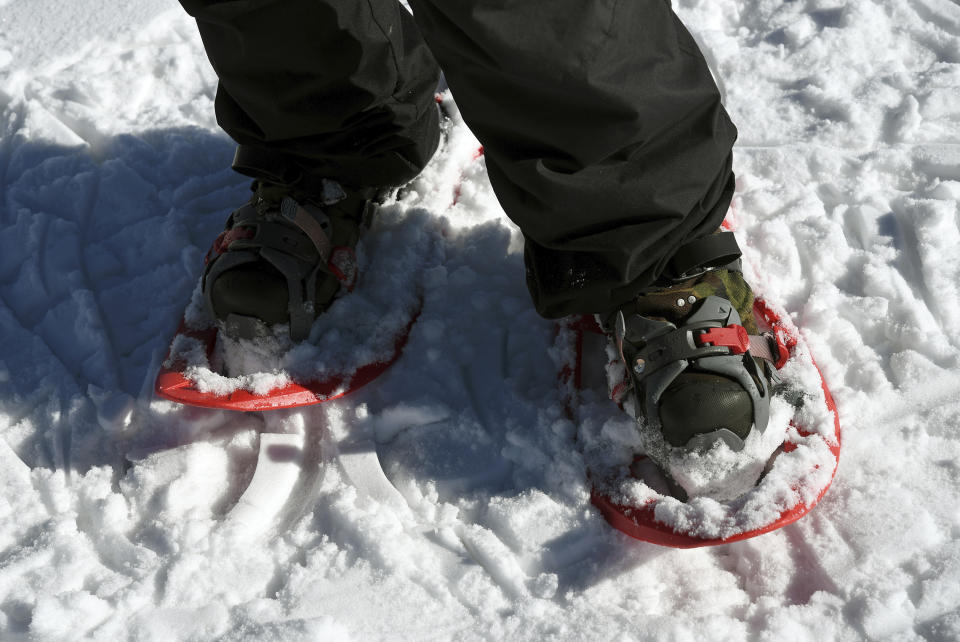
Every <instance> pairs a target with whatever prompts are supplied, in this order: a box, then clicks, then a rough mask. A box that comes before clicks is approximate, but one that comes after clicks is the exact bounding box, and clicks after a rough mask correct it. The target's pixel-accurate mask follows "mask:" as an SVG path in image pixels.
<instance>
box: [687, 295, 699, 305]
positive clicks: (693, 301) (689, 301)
mask: <svg viewBox="0 0 960 642" xmlns="http://www.w3.org/2000/svg"><path fill="white" fill-rule="evenodd" d="M696 302H697V297H695V296H693V295H692V294H691V295H690V296H688V297H687V303H696Z"/></svg>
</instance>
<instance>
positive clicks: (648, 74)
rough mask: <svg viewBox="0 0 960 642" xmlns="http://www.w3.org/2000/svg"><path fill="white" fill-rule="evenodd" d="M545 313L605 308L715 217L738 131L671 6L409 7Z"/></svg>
mask: <svg viewBox="0 0 960 642" xmlns="http://www.w3.org/2000/svg"><path fill="white" fill-rule="evenodd" d="M411 5H412V6H413V8H414V15H415V17H416V19H417V23H418V24H419V25H420V28H421V31H422V32H423V35H424V37H425V39H426V40H427V42H428V44H429V45H430V48H431V50H432V51H433V53H434V55H436V57H437V59H438V60H439V62H440V64H441V66H442V67H443V69H444V72H445V74H446V77H447V80H448V82H449V85H450V87H451V89H452V90H453V92H454V96H455V98H456V99H457V104H458V105H459V107H460V109H461V112H462V114H463V116H464V118H465V120H466V121H467V124H468V125H469V126H470V128H471V129H472V130H473V131H474V133H475V134H476V135H477V137H478V138H479V139H480V141H481V142H482V143H483V145H484V147H485V150H486V162H487V168H488V171H489V175H490V180H491V183H492V184H493V187H494V190H495V191H496V194H497V197H498V198H499V199H500V202H501V204H502V205H503V207H504V209H505V211H506V212H507V214H508V215H509V216H510V218H511V219H513V220H514V221H515V222H516V223H517V224H518V225H519V226H520V228H521V230H522V231H523V233H524V235H525V237H526V240H527V243H526V258H527V267H528V283H529V285H530V291H531V294H532V296H533V299H534V302H535V304H536V306H537V309H538V311H539V312H540V313H541V314H543V315H544V316H547V317H558V316H563V315H565V314H570V313H576V312H580V313H583V312H605V311H608V310H610V309H611V308H613V307H615V306H617V305H620V304H622V303H623V302H625V301H627V300H629V299H630V298H632V297H633V296H635V295H636V293H637V292H638V291H639V290H640V289H641V288H643V287H646V286H647V285H649V284H650V283H651V282H653V281H654V280H655V279H656V278H657V277H658V275H659V274H660V272H661V271H662V270H663V268H664V264H665V262H666V260H667V259H669V257H670V256H671V255H672V254H673V252H674V251H675V250H676V249H677V248H678V247H679V246H680V245H681V244H682V243H683V242H684V241H686V240H689V239H691V238H696V237H698V236H703V235H706V234H709V233H710V232H712V231H713V230H715V229H716V228H717V227H718V226H719V224H720V222H721V221H722V219H723V217H724V214H725V212H726V209H727V207H728V205H729V201H730V198H731V195H732V191H733V174H732V171H731V163H730V156H731V148H732V146H733V142H734V140H735V138H736V129H735V128H734V126H733V124H732V123H731V122H730V120H729V118H728V117H727V114H726V112H725V111H724V109H723V107H722V106H721V104H720V96H719V92H718V91H717V88H716V85H715V83H714V81H713V78H712V77H711V75H710V71H709V69H708V68H707V65H706V63H705V61H704V59H703V56H702V55H701V54H700V51H699V49H698V48H697V47H696V45H695V43H694V41H693V39H692V38H691V37H690V35H689V33H688V32H687V31H686V29H684V27H683V26H682V25H681V24H680V22H679V20H678V19H677V18H676V16H675V15H674V13H673V11H672V10H671V8H670V5H669V2H668V0H543V1H540V2H531V1H530V0H411Z"/></svg>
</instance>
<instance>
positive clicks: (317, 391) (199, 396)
mask: <svg viewBox="0 0 960 642" xmlns="http://www.w3.org/2000/svg"><path fill="white" fill-rule="evenodd" d="M419 316H420V308H418V309H417V311H416V312H415V313H414V315H413V317H411V319H410V322H409V323H408V324H407V325H406V327H405V328H403V330H402V331H401V332H400V334H398V335H397V338H396V341H395V342H394V349H393V353H392V354H391V355H390V357H389V358H388V359H386V360H385V361H377V362H373V363H367V364H364V365H363V366H360V367H359V368H358V369H357V370H356V371H355V372H354V373H353V374H352V375H351V376H344V375H335V376H333V377H330V378H328V379H321V380H316V381H310V382H307V383H304V384H298V383H291V384H289V385H287V386H284V387H283V388H278V389H276V390H272V391H270V392H269V393H267V394H265V395H256V394H253V393H252V392H250V391H248V390H237V391H236V392H233V393H231V394H229V395H217V394H214V393H211V392H201V391H200V390H197V388H196V387H195V386H194V384H193V382H192V381H190V380H189V379H187V378H186V377H185V376H184V375H183V373H181V372H180V371H178V370H173V369H171V368H168V367H166V366H164V367H161V369H160V373H159V374H158V375H157V380H156V383H155V385H154V390H155V391H156V393H157V395H159V396H160V397H163V398H164V399H169V400H170V401H175V402H177V403H182V404H187V405H189V406H199V407H201V408H220V409H223V410H240V411H243V412H254V411H260V410H278V409H281V408H297V407H300V406H310V405H313V404H316V403H321V402H325V401H332V400H334V399H339V398H340V397H343V396H344V395H347V394H349V393H351V392H353V391H355V390H358V389H359V388H362V387H363V386H365V385H366V384H368V383H370V382H371V381H373V380H374V379H376V378H377V377H378V376H380V375H381V374H382V373H383V372H384V371H385V370H386V369H387V368H389V367H390V366H391V365H393V364H394V362H396V360H397V359H399V358H400V355H401V353H402V352H403V348H404V347H405V346H406V344H407V339H408V338H409V337H410V330H411V329H412V328H413V324H414V323H416V321H417V318H418V317H419ZM177 334H184V335H187V336H190V337H193V338H195V339H199V340H200V341H202V342H203V343H204V345H205V346H206V349H207V354H208V355H210V354H212V353H213V348H214V346H215V345H216V341H217V331H216V329H209V330H204V331H199V332H198V331H193V330H189V329H188V328H187V326H186V323H185V321H181V322H180V327H179V329H178V330H177ZM167 356H168V357H169V354H168V355H167Z"/></svg>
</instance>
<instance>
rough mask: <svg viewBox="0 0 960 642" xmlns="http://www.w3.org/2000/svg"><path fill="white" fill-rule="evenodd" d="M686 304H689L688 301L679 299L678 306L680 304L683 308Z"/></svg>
mask: <svg viewBox="0 0 960 642" xmlns="http://www.w3.org/2000/svg"><path fill="white" fill-rule="evenodd" d="M686 304H687V302H686V301H684V300H683V299H677V306H679V307H681V308H682V307H683V306H685V305H686Z"/></svg>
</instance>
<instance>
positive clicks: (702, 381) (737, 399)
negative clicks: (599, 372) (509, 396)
mask: <svg viewBox="0 0 960 642" xmlns="http://www.w3.org/2000/svg"><path fill="white" fill-rule="evenodd" d="M739 255H740V251H739V248H738V247H737V244H736V240H735V239H734V236H733V234H732V233H730V232H718V233H716V234H713V235H711V236H708V237H706V238H705V239H699V240H697V241H694V242H693V243H690V244H688V245H687V246H685V247H683V248H681V251H680V252H679V253H678V255H677V256H675V257H674V261H673V264H672V267H673V268H674V269H673V270H672V272H670V271H668V276H666V277H664V278H663V279H662V280H661V281H660V282H659V283H658V284H656V285H655V286H654V287H652V288H650V289H649V290H648V291H646V292H644V293H642V294H641V295H640V296H638V297H637V298H636V299H634V300H633V301H631V302H629V303H628V304H626V305H624V306H622V307H621V308H620V309H619V310H617V311H616V312H614V313H613V314H611V315H607V316H606V318H603V319H598V320H599V321H600V322H601V326H602V331H603V333H604V335H605V336H606V337H607V353H608V364H607V366H606V374H607V383H608V386H609V393H610V396H611V398H613V399H614V401H616V402H617V403H618V404H619V405H620V406H621V408H622V409H623V410H624V411H626V412H627V414H628V415H630V416H631V417H633V418H634V419H635V420H636V422H637V424H636V440H635V442H634V443H633V444H632V445H633V447H634V448H635V451H634V456H633V458H632V462H631V463H630V465H629V471H630V474H629V476H628V478H627V479H625V480H624V479H621V480H617V479H615V477H616V475H615V474H613V473H612V472H611V469H610V468H606V469H605V468H604V466H602V465H596V466H594V467H592V469H591V474H592V476H593V483H594V491H593V501H594V504H595V505H597V506H598V507H599V508H600V510H601V511H602V512H603V513H604V515H605V516H606V517H607V519H608V521H610V522H611V523H612V524H613V525H614V526H616V527H617V528H619V529H620V530H623V531H624V532H626V533H627V534H629V535H631V536H633V537H636V538H638V539H643V540H646V541H652V542H655V543H658V544H664V545H669V546H681V547H692V546H703V545H708V544H719V543H725V542H728V541H735V540H737V539H744V538H746V537H752V536H754V535H757V534H760V533H761V532H767V531H768V530H772V529H773V528H778V527H779V526H782V525H784V524H786V523H789V521H793V520H794V519H797V518H799V516H800V515H802V514H804V513H805V512H807V510H809V508H811V507H812V505H813V504H814V503H816V501H817V499H819V497H820V496H821V495H822V493H823V492H824V491H825V490H826V486H827V485H829V479H830V478H832V474H833V470H834V469H835V466H836V456H837V455H838V453H839V424H837V423H836V416H835V409H834V408H833V406H832V400H831V399H830V398H829V393H828V392H826V389H825V388H822V389H820V390H813V391H812V393H813V394H812V396H813V397H814V399H813V401H814V402H817V401H819V402H820V403H822V405H823V407H825V408H826V409H827V412H826V413H825V414H826V416H828V418H829V419H832V420H825V419H824V416H825V415H824V413H820V414H819V415H816V413H814V416H810V417H804V416H803V413H804V409H803V408H802V405H803V402H804V401H805V399H806V397H807V396H810V395H807V394H805V393H807V392H810V391H807V390H805V387H804V384H803V383H802V382H800V381H789V382H787V383H784V380H783V379H781V376H780V375H779V374H778V371H779V370H780V369H781V368H784V367H785V366H787V364H788V362H789V361H791V357H792V356H798V357H805V358H806V361H807V365H808V366H812V369H813V370H814V371H815V372H816V376H817V377H819V372H818V371H816V368H815V366H814V365H813V362H812V360H810V359H809V356H808V355H807V354H806V353H805V350H803V349H802V348H800V349H798V347H797V346H798V339H797V334H796V331H795V329H791V328H789V327H788V326H787V324H786V323H785V322H784V321H782V320H781V316H780V315H777V314H775V313H774V312H772V311H771V310H770V308H769V307H768V306H767V305H766V303H764V302H763V301H762V300H759V299H755V297H754V294H753V292H752V290H751V288H750V287H749V285H748V284H747V283H746V281H745V280H744V278H743V274H742V272H741V268H740V260H739V258H738V257H739ZM684 262H685V264H684ZM589 325H590V324H585V323H583V322H582V321H581V322H579V323H575V324H571V325H570V326H569V328H568V329H569V330H570V331H571V332H573V334H574V335H576V334H577V333H580V336H576V338H575V342H576V345H578V346H580V350H578V351H575V352H576V363H575V364H573V365H572V366H568V368H567V371H568V372H572V371H574V370H576V371H577V377H576V378H577V379H579V377H580V376H581V373H580V372H579V371H580V368H581V367H582V365H581V359H582V357H583V354H582V353H583V350H585V348H584V347H583V346H584V337H583V336H582V335H583V334H584V330H589ZM595 328H596V329H597V330H601V327H600V326H595ZM561 334H563V333H561ZM568 334H569V333H568ZM587 334H589V332H587ZM800 360H801V359H795V360H794V361H795V362H798V361H800ZM794 365H796V364H794ZM807 375H808V376H809V372H808V373H807ZM791 379H794V378H791ZM804 380H806V379H804ZM820 381H821V383H822V380H820ZM807 387H809V386H807ZM817 397H819V398H817ZM810 405H811V406H812V407H816V403H813V404H810ZM807 414H808V415H809V414H810V413H809V412H807ZM800 419H803V420H804V421H805V423H810V424H814V423H817V422H819V423H818V425H817V429H816V430H814V431H809V430H807V431H804V430H802V429H800V428H798V425H797V420H800ZM791 421H793V423H791ZM811 433H816V434H817V435H818V436H819V437H822V438H821V439H818V440H817V443H815V444H813V446H815V447H816V448H814V449H815V450H816V451H817V455H818V456H819V459H818V458H816V457H811V458H810V462H811V463H809V466H810V467H811V470H812V471H814V473H815V474H809V475H807V474H804V473H805V472H809V471H802V467H801V469H800V470H801V472H797V471H791V470H786V467H787V466H789V465H791V464H788V463H787V459H789V458H785V459H784V461H782V462H778V461H777V460H778V459H779V458H780V457H781V455H783V454H784V453H789V452H791V451H793V450H795V449H796V448H797V445H798V444H799V443H800V442H803V441H804V439H807V441H811V439H810V437H811ZM811 443H812V441H811ZM794 459H798V457H794ZM797 463H798V462H796V461H794V462H792V464H793V465H797ZM778 464H779V465H780V468H783V469H785V470H778V471H777V473H776V474H775V475H773V477H771V480H772V484H776V483H782V482H783V481H784V480H785V479H786V480H787V484H788V486H791V490H792V491H793V492H794V493H795V495H794V494H791V493H787V495H788V496H787V497H784V496H783V494H782V493H781V495H780V496H777V497H773V496H772V494H771V493H772V491H770V488H769V487H766V488H765V487H764V483H763V481H764V478H765V477H766V476H768V475H770V474H771V471H772V470H773V469H774V467H775V466H777V465H778ZM802 465H807V464H802ZM821 469H829V475H830V476H829V477H828V478H827V479H826V482H825V483H824V480H823V475H822V474H820V473H821V472H822V471H821ZM768 486H770V485H768ZM811 487H816V493H813V497H811V490H810V488H811ZM773 494H775V493H773ZM764 502H766V503H767V504H768V506H764V507H763V508H764V509H765V510H763V511H760V513H758V512H757V511H758V508H757V506H758V505H762V504H763V503H764ZM759 514H762V515H763V517H759V516H758V515H759Z"/></svg>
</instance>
